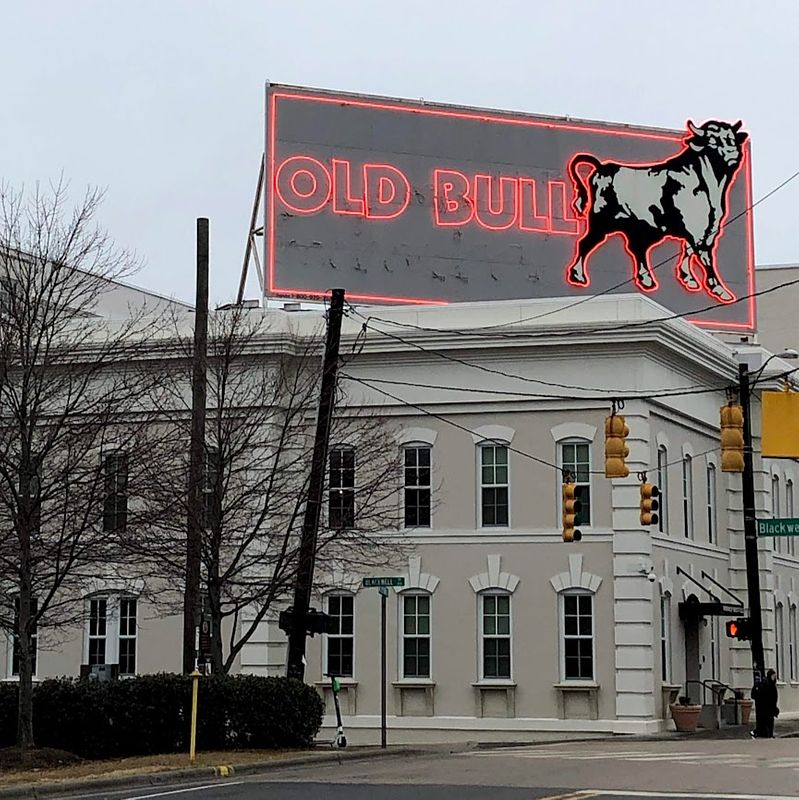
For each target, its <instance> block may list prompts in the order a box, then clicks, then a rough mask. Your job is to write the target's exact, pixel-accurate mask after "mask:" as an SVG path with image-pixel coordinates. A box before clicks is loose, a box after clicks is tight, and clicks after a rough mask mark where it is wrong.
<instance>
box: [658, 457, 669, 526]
mask: <svg viewBox="0 0 799 800" xmlns="http://www.w3.org/2000/svg"><path fill="white" fill-rule="evenodd" d="M668 464H669V451H668V450H667V449H666V445H664V444H662V445H660V447H658V489H660V509H659V510H658V530H659V531H660V532H661V533H668V530H669V471H668Z"/></svg>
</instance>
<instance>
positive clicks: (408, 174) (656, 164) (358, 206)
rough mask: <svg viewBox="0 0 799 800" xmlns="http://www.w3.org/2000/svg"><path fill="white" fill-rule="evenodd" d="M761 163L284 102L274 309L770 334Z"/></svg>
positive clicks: (277, 120)
mask: <svg viewBox="0 0 799 800" xmlns="http://www.w3.org/2000/svg"><path fill="white" fill-rule="evenodd" d="M750 162H751V159H750V146H749V141H748V138H747V134H746V133H745V132H744V131H743V130H742V129H741V123H740V122H734V123H730V122H725V121H721V120H709V121H705V122H703V123H701V124H700V123H694V122H691V121H688V122H687V123H686V128H685V129H684V130H681V131H670V130H661V129H647V128H638V127H631V126H627V125H616V124H607V123H593V122H581V121H575V120H569V119H558V118H549V117H540V116H531V115H522V114H515V113H506V112H498V111H487V110H478V109H472V108H460V107H454V106H444V105H437V104H431V103H426V102H413V101H406V100H394V99H385V98H379V97H366V96H363V95H352V94H342V93H333V92H326V91H320V90H311V89H302V88H295V87H286V86H277V85H268V86H267V94H266V180H265V183H264V185H265V191H266V197H265V203H264V208H265V225H264V248H265V252H264V263H265V273H266V280H265V292H266V293H267V294H268V295H271V296H278V297H279V296H285V297H318V296H321V295H323V294H326V293H327V292H328V291H329V289H330V288H332V287H342V288H344V289H346V290H347V294H348V297H349V298H350V299H355V300H363V301H369V302H386V303H390V302H393V303H430V302H438V303H451V302H458V301H472V300H505V299H514V298H536V297H561V296H573V297H575V298H582V297H586V296H590V295H592V294H598V293H600V292H608V291H611V292H614V291H615V292H630V291H636V290H638V291H641V292H645V293H647V294H649V295H650V296H651V297H653V299H655V300H656V301H657V302H659V303H661V304H662V305H664V306H666V307H667V308H669V309H672V310H673V311H675V312H678V313H681V314H686V316H687V318H688V319H691V320H692V321H694V322H697V324H700V325H705V326H709V327H713V328H731V329H744V330H746V329H752V328H754V320H755V314H754V298H753V297H752V296H751V295H752V292H753V281H754V260H753V259H754V257H753V252H754V250H753V241H752V219H751V211H750V210H749V209H750V206H751V167H750Z"/></svg>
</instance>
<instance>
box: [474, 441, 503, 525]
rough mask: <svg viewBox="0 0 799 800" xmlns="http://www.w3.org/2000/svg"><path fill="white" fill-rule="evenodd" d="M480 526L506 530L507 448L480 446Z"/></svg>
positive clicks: (489, 444)
mask: <svg viewBox="0 0 799 800" xmlns="http://www.w3.org/2000/svg"><path fill="white" fill-rule="evenodd" d="M479 450H480V526H481V527H483V528H506V527H507V526H508V524H509V519H510V497H509V491H510V475H509V472H510V469H509V465H508V447H507V445H503V444H494V443H485V444H481V445H480V448H479Z"/></svg>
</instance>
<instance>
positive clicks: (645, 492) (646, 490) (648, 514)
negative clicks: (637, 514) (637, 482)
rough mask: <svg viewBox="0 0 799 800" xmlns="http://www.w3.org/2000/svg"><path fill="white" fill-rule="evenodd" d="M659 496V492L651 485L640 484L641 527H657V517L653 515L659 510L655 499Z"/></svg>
mask: <svg viewBox="0 0 799 800" xmlns="http://www.w3.org/2000/svg"><path fill="white" fill-rule="evenodd" d="M659 496H660V490H659V489H658V487H657V486H655V485H654V484H651V483H646V482H644V483H642V484H641V525H645V526H646V525H657V524H658V515H657V514H655V513H653V512H655V511H657V510H658V508H660V504H659V503H658V501H657V500H656V499H655V498H656V497H659Z"/></svg>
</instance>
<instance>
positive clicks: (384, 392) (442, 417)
mask: <svg viewBox="0 0 799 800" xmlns="http://www.w3.org/2000/svg"><path fill="white" fill-rule="evenodd" d="M339 374H340V375H341V377H342V378H346V379H347V380H350V381H354V382H355V383H360V384H361V385H362V386H366V387H367V388H369V389H372V390H373V391H375V392H378V393H380V394H382V395H384V396H386V397H388V398H390V399H392V400H394V401H395V402H396V403H399V404H400V405H402V406H405V407H407V408H413V409H415V410H416V411H419V412H420V413H422V414H424V415H425V416H427V417H431V418H433V419H437V420H439V421H440V422H443V423H445V424H447V425H450V426H451V427H453V428H457V429H458V430H460V431H463V432H464V433H468V434H470V435H471V436H477V435H479V434H478V433H477V431H475V430H473V429H472V428H469V427H467V426H466V425H461V423H459V422H455V420H453V419H450V418H449V417H447V416H445V415H444V414H439V413H437V412H435V411H430V410H429V409H427V408H425V407H424V406H421V405H419V404H418V403H413V402H411V401H410V400H405V399H403V398H402V397H398V396H397V395H395V394H393V393H392V392H389V391H387V390H385V389H381V388H380V387H379V386H374V385H373V384H372V383H371V382H370V380H366V379H364V378H356V377H355V376H354V375H349V374H347V373H344V372H341V373H339ZM485 441H486V442H491V443H495V444H499V445H501V446H502V447H506V448H507V449H508V451H509V452H511V453H515V454H516V455H519V456H522V458H527V459H529V460H530V461H535V462H536V463H537V464H542V465H543V466H545V467H550V469H554V470H556V471H557V472H559V473H561V474H562V473H563V467H559V466H558V465H557V464H553V463H552V462H551V461H547V460H546V459H544V458H540V457H539V456H536V455H533V454H532V453H528V452H527V451H526V450H520V449H519V448H517V447H513V446H512V445H510V444H509V443H508V442H505V441H500V440H495V439H486V440H485ZM716 450H718V447H711V448H710V449H708V450H705V451H703V452H701V453H697V454H696V455H695V456H694V458H697V457H699V456H704V455H707V454H708V453H712V452H715V451H716ZM682 461H683V459H682V458H680V459H676V460H675V461H669V462H667V463H666V464H665V465H661V466H666V467H669V466H673V465H675V464H680V463H682ZM643 471H644V472H650V471H651V469H647V470H643ZM588 474H589V475H602V476H603V477H604V475H605V472H604V470H593V469H592V470H589V471H588Z"/></svg>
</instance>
